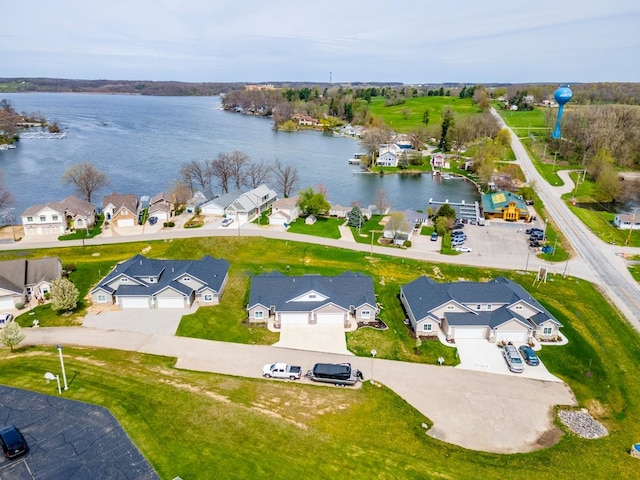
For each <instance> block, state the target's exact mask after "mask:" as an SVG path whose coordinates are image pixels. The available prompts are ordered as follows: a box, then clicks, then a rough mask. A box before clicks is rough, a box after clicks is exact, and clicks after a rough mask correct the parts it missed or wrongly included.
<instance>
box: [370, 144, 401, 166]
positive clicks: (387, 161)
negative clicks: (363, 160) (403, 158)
mask: <svg viewBox="0 0 640 480" xmlns="http://www.w3.org/2000/svg"><path fill="white" fill-rule="evenodd" d="M401 153H402V149H401V148H400V147H399V146H398V145H396V144H395V143H390V144H382V145H380V148H379V149H378V159H377V160H376V165H378V166H379V167H397V166H398V159H399V158H400V154H401Z"/></svg>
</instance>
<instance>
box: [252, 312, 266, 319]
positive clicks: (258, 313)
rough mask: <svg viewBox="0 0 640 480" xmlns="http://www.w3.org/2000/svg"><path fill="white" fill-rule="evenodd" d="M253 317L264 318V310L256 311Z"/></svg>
mask: <svg viewBox="0 0 640 480" xmlns="http://www.w3.org/2000/svg"><path fill="white" fill-rule="evenodd" d="M253 318H255V319H256V320H263V319H264V311H262V310H258V311H257V312H255V313H254V314H253Z"/></svg>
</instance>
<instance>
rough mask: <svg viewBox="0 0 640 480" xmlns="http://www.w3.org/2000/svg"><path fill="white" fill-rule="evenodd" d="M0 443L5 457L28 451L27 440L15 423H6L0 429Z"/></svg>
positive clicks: (17, 455) (13, 456) (16, 455)
mask: <svg viewBox="0 0 640 480" xmlns="http://www.w3.org/2000/svg"><path fill="white" fill-rule="evenodd" d="M0 444H2V450H4V454H5V456H6V457H7V458H15V457H19V456H20V455H24V454H25V453H27V452H28V451H29V446H28V445H27V441H26V440H25V439H24V437H23V436H22V433H20V430H18V428H17V427H16V426H15V425H7V426H6V427H2V428H1V429H0Z"/></svg>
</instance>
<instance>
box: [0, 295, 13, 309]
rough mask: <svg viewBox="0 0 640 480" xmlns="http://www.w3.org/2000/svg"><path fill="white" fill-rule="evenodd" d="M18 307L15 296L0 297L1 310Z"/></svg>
mask: <svg viewBox="0 0 640 480" xmlns="http://www.w3.org/2000/svg"><path fill="white" fill-rule="evenodd" d="M12 308H16V306H15V304H14V303H13V298H0V310H11V309H12Z"/></svg>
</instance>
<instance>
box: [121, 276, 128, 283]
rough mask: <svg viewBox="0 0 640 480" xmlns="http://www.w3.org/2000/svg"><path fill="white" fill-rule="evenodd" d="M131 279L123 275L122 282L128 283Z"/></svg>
mask: <svg viewBox="0 0 640 480" xmlns="http://www.w3.org/2000/svg"><path fill="white" fill-rule="evenodd" d="M128 281H129V279H128V278H127V277H122V278H121V279H120V283H127V282H128Z"/></svg>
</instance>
